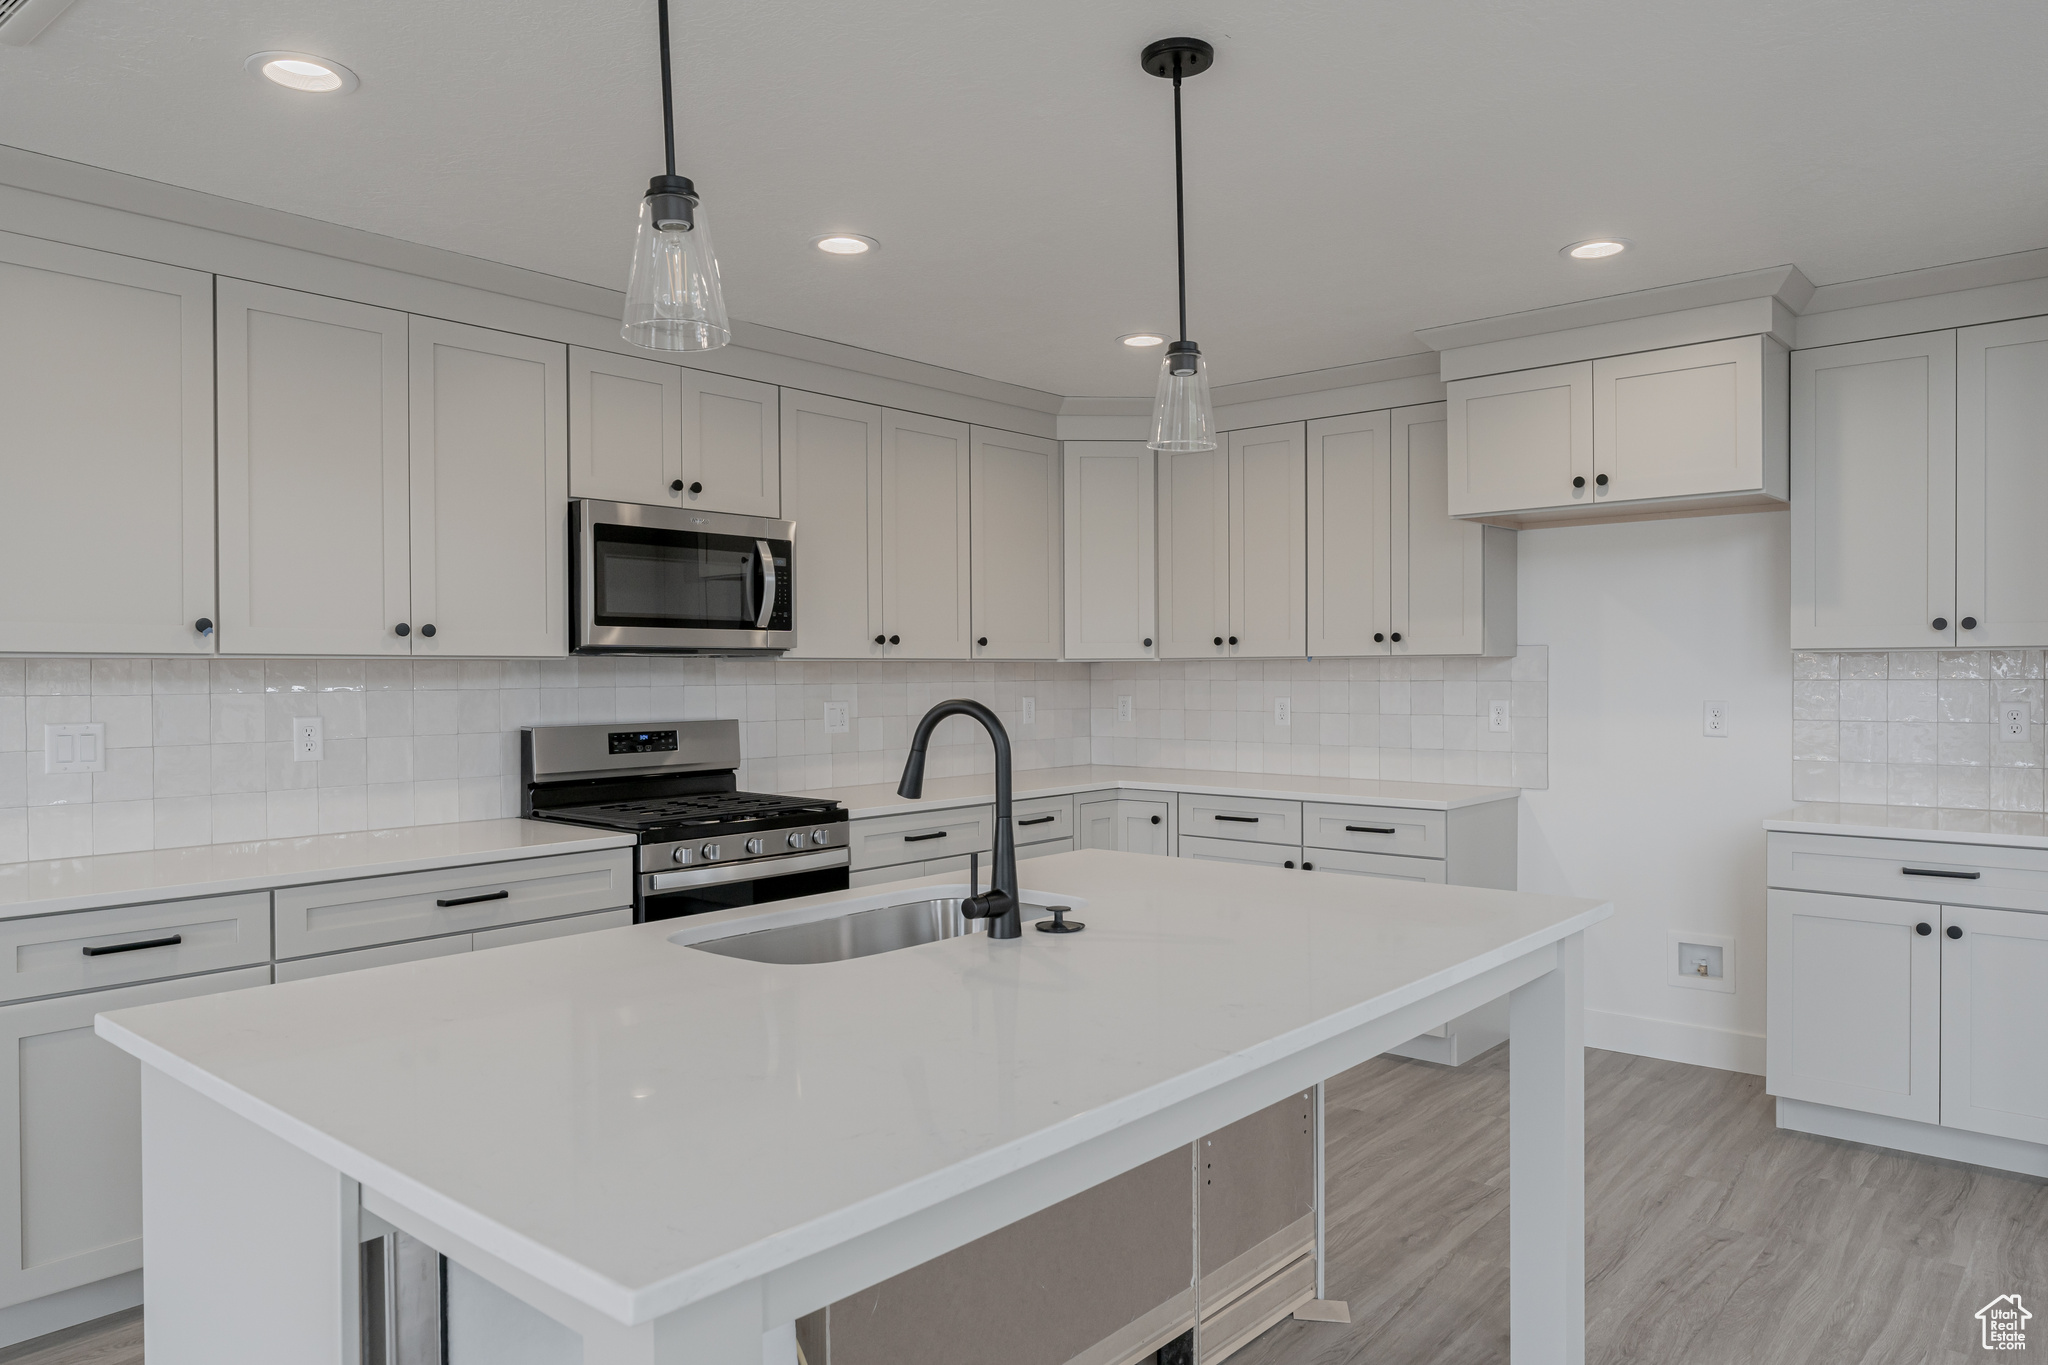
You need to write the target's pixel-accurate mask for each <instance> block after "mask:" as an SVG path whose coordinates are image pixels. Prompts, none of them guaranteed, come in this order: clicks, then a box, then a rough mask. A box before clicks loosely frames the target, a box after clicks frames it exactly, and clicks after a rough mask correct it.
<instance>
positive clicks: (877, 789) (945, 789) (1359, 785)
mask: <svg viewBox="0 0 2048 1365" xmlns="http://www.w3.org/2000/svg"><path fill="white" fill-rule="evenodd" d="M995 784H996V780H995V776H994V775H993V774H991V773H980V774H977V775H976V776H973V777H928V778H926V779H925V784H924V797H923V799H921V800H918V801H906V800H905V799H904V798H902V797H900V796H898V795H897V794H896V787H895V784H894V783H885V782H876V783H870V784H867V785H864V786H857V787H819V788H816V789H814V790H812V791H805V792H792V793H790V795H792V796H802V797H809V798H812V799H815V800H820V801H824V800H831V801H837V802H839V803H840V804H841V805H843V806H845V807H846V812H847V814H848V815H849V816H851V817H852V818H853V819H856V820H859V819H861V818H863V817H865V816H870V815H889V814H892V813H894V812H896V811H900V810H907V809H909V808H911V807H913V806H924V807H927V808H929V807H931V806H972V805H978V804H981V803H983V802H989V801H993V800H995V794H996V785H995ZM1011 788H1012V795H1013V796H1014V797H1015V798H1017V799H1019V800H1022V799H1023V798H1025V797H1031V796H1064V795H1066V794H1068V793H1069V792H1090V791H1104V790H1107V789H1110V788H1125V789H1130V790H1136V791H1164V792H1204V793H1214V794H1215V795H1218V796H1240V797H1243V796H1262V797H1268V798H1271V799H1273V800H1279V801H1341V802H1348V803H1354V804H1360V805H1371V806H1405V807H1408V808H1411V809H1415V810H1453V809H1455V808H1457V807H1459V806H1477V805H1482V804H1484V803H1486V802H1488V801H1512V800H1514V799H1515V798H1516V797H1518V796H1520V795H1521V794H1522V793H1521V789H1520V788H1518V787H1466V786H1458V785H1455V784H1452V783H1446V782H1382V781H1377V780H1374V779H1371V778H1359V777H1291V776H1289V775H1287V774H1285V773H1238V772H1217V771H1211V770H1207V769H1194V768H1117V767H1108V766H1103V765H1095V766H1090V767H1080V768H1033V769H1029V770H1020V771H1018V772H1015V773H1013V774H1012V775H1011Z"/></svg>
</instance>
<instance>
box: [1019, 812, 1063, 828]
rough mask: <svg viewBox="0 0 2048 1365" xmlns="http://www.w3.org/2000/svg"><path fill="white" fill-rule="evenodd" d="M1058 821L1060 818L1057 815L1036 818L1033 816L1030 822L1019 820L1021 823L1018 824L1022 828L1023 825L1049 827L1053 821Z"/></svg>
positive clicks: (1036, 816) (1037, 816)
mask: <svg viewBox="0 0 2048 1365" xmlns="http://www.w3.org/2000/svg"><path fill="white" fill-rule="evenodd" d="M1057 819H1059V816H1057V815H1034V816H1032V817H1031V818H1030V819H1029V820H1019V821H1018V822H1017V823H1018V824H1019V825H1020V826H1022V825H1049V824H1051V823H1052V822H1053V821H1055V820H1057Z"/></svg>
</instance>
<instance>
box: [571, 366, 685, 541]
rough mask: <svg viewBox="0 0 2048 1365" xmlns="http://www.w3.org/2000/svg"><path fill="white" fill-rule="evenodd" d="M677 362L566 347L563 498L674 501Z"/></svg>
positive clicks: (679, 488)
mask: <svg viewBox="0 0 2048 1365" xmlns="http://www.w3.org/2000/svg"><path fill="white" fill-rule="evenodd" d="M688 373H689V372H688V371H686V370H684V369H683V368H682V367H681V366H679V365H668V364H664V363H663V362H661V361H659V360H642V359H640V358H639V357H638V356H630V355H614V354H612V353H611V352H610V351H593V350H590V349H588V348H586V347H582V346H571V347H570V348H569V496H570V497H572V498H602V499H605V500H607V501H611V502H638V503H653V504H656V505H680V504H681V503H682V502H683V501H684V497H685V494H684V491H683V490H684V489H685V488H686V487H687V484H686V483H685V481H684V479H683V384H684V380H685V378H686V376H687V375H688Z"/></svg>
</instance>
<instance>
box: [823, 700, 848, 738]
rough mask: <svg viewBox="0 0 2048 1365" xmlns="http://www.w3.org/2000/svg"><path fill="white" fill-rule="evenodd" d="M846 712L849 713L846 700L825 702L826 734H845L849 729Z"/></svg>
mask: <svg viewBox="0 0 2048 1365" xmlns="http://www.w3.org/2000/svg"><path fill="white" fill-rule="evenodd" d="M846 713H847V704H846V703H845V702H843V701H828V702H826V703H825V733H826V734H828V735H843V734H845V733H847V730H848V723H847V718H846Z"/></svg>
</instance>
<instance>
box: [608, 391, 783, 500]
mask: <svg viewBox="0 0 2048 1365" xmlns="http://www.w3.org/2000/svg"><path fill="white" fill-rule="evenodd" d="M682 390H683V472H682V476H681V477H682V480H683V485H684V491H683V493H682V495H681V497H682V500H683V501H684V502H685V503H686V504H687V505H689V506H692V507H703V508H708V509H710V510H711V511H713V512H734V513H738V514H739V515H741V516H749V517H779V516H781V515H782V455H781V449H782V445H781V438H780V435H779V434H778V428H779V427H780V421H779V409H778V406H777V402H776V389H775V386H774V385H773V384H757V383H755V382H754V381H753V380H751V379H733V378H731V377H729V376H727V375H722V374H710V373H708V372H706V371H704V370H683V371H682ZM693 483H701V484H702V485H704V491H703V492H701V493H691V492H690V491H689V485H691V484H693ZM641 501H643V502H648V501H652V499H648V498H643V499H641Z"/></svg>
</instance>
